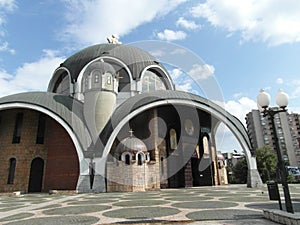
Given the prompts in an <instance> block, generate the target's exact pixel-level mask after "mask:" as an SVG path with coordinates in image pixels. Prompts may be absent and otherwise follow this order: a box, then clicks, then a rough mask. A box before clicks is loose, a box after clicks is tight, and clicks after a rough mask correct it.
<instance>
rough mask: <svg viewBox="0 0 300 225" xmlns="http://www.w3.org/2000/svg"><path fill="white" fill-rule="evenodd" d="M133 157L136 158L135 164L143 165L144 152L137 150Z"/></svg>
mask: <svg viewBox="0 0 300 225" xmlns="http://www.w3.org/2000/svg"><path fill="white" fill-rule="evenodd" d="M135 158H136V159H135V160H136V164H137V165H138V166H141V165H143V163H144V161H145V154H144V152H138V153H136V155H135Z"/></svg>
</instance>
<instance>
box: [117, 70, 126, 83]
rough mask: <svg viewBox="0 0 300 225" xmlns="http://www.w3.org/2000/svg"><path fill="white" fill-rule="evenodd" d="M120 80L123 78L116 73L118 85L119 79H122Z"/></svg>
mask: <svg viewBox="0 0 300 225" xmlns="http://www.w3.org/2000/svg"><path fill="white" fill-rule="evenodd" d="M122 78H124V77H121V76H120V72H118V73H117V80H118V83H120V79H122Z"/></svg>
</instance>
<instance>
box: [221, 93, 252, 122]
mask: <svg viewBox="0 0 300 225" xmlns="http://www.w3.org/2000/svg"><path fill="white" fill-rule="evenodd" d="M225 109H226V110H227V111H228V112H229V113H231V114H232V115H234V116H235V117H237V118H238V119H239V120H240V121H241V122H242V123H243V124H244V126H246V121H245V117H246V114H247V113H249V112H250V111H251V110H252V109H257V103H256V101H254V100H252V99H250V98H247V97H242V98H240V99H239V100H237V101H234V100H230V101H227V102H225Z"/></svg>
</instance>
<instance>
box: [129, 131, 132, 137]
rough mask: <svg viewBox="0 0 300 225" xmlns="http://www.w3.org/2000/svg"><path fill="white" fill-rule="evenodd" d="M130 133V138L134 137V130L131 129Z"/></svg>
mask: <svg viewBox="0 0 300 225" xmlns="http://www.w3.org/2000/svg"><path fill="white" fill-rule="evenodd" d="M129 133H130V137H133V130H132V129H130V131H129Z"/></svg>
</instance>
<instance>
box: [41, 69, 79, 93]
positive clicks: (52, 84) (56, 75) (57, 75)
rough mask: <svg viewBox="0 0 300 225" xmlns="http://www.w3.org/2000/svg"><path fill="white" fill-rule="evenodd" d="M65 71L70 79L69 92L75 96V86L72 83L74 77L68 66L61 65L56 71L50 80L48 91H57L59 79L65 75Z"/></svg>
mask: <svg viewBox="0 0 300 225" xmlns="http://www.w3.org/2000/svg"><path fill="white" fill-rule="evenodd" d="M64 73H66V76H67V77H68V79H69V90H70V91H69V92H70V93H69V94H70V95H71V96H73V94H74V86H73V83H72V77H71V74H70V71H69V70H68V69H67V68H66V67H59V68H57V69H56V70H55V71H54V73H53V75H52V78H51V80H50V82H49V85H48V88H47V91H48V92H52V93H55V92H54V91H55V88H57V82H58V81H59V79H61V77H62V76H63V74H64Z"/></svg>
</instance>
